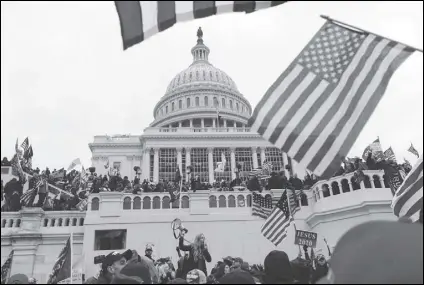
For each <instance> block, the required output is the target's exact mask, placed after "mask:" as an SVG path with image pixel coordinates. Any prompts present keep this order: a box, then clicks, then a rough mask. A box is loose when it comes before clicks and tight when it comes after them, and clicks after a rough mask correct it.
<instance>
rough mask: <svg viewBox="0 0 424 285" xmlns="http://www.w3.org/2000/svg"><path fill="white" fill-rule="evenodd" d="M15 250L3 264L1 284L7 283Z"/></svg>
mask: <svg viewBox="0 0 424 285" xmlns="http://www.w3.org/2000/svg"><path fill="white" fill-rule="evenodd" d="M12 260H13V250H12V251H11V252H10V254H9V256H8V257H7V259H6V261H5V262H4V264H3V265H2V266H1V284H6V281H7V279H8V278H9V274H10V268H11V267H12Z"/></svg>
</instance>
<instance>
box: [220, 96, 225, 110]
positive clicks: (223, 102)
mask: <svg viewBox="0 0 424 285" xmlns="http://www.w3.org/2000/svg"><path fill="white" fill-rule="evenodd" d="M221 101H222V108H225V98H222V100H221Z"/></svg>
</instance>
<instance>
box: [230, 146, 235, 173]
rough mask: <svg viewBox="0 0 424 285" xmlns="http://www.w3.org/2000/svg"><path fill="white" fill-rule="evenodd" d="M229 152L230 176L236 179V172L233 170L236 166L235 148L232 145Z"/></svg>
mask: <svg viewBox="0 0 424 285" xmlns="http://www.w3.org/2000/svg"><path fill="white" fill-rule="evenodd" d="M230 154H231V167H232V169H231V178H232V180H234V179H236V172H235V171H234V170H235V169H236V167H237V165H236V148H234V147H232V148H230Z"/></svg>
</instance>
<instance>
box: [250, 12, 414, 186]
mask: <svg viewBox="0 0 424 285" xmlns="http://www.w3.org/2000/svg"><path fill="white" fill-rule="evenodd" d="M412 52H413V49H412V48H409V47H407V46H404V45H402V44H400V43H397V42H394V41H391V40H388V39H386V38H382V37H380V36H377V35H373V34H368V33H366V32H363V31H361V32H358V31H354V30H353V29H349V28H346V27H345V26H341V25H339V24H336V23H335V22H333V21H331V20H329V21H327V22H326V23H325V24H324V25H323V26H322V28H321V29H320V30H319V31H318V32H317V34H316V35H315V36H314V37H313V38H312V40H311V41H310V42H309V43H308V44H307V46H306V47H305V48H304V49H303V50H302V52H301V53H300V54H299V56H298V57H297V58H296V59H295V60H294V61H293V62H292V63H291V64H290V66H289V67H288V68H287V69H286V70H285V71H284V72H283V73H282V74H281V75H280V77H279V78H278V79H277V81H276V82H275V83H274V84H273V85H272V86H271V87H270V88H269V89H268V91H267V92H266V94H265V95H264V97H263V98H262V99H261V101H260V102H259V104H258V105H257V107H256V108H255V111H254V113H253V115H252V117H251V118H250V119H249V126H251V130H252V131H253V132H257V133H259V134H260V135H261V136H262V137H263V138H265V139H266V140H268V141H269V142H271V143H272V144H273V145H274V146H276V147H278V148H280V149H281V150H282V151H283V152H285V153H287V154H288V156H289V157H291V158H292V159H293V160H294V161H296V162H298V164H299V166H301V167H303V168H305V169H308V170H310V171H312V172H313V173H314V174H315V175H317V176H319V177H321V178H322V179H327V178H329V177H331V176H332V175H333V174H334V173H335V172H336V171H337V170H338V169H339V168H340V161H341V160H342V158H343V157H346V155H347V154H348V153H349V151H350V149H351V147H352V145H353V143H354V142H355V141H356V139H357V137H358V135H359V134H360V132H361V130H362V129H363V127H364V126H365V124H366V122H367V121H368V119H369V118H370V116H371V115H372V113H373V111H374V110H375V108H376V106H377V104H378V103H379V101H380V99H381V97H382V96H383V94H384V92H385V90H386V88H387V86H388V83H389V80H390V78H391V76H392V75H393V73H394V72H395V71H396V70H397V68H398V67H399V66H400V65H401V64H402V63H403V62H404V60H405V59H406V58H408V57H409V56H410V55H411V54H412Z"/></svg>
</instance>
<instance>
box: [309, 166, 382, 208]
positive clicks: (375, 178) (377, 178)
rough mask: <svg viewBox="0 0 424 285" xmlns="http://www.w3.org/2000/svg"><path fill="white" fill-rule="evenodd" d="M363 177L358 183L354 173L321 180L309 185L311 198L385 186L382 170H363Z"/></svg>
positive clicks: (318, 198) (316, 199)
mask: <svg viewBox="0 0 424 285" xmlns="http://www.w3.org/2000/svg"><path fill="white" fill-rule="evenodd" d="M363 172H364V175H365V179H364V180H363V181H362V182H361V183H360V184H359V185H358V184H357V183H356V182H355V181H356V180H355V177H354V173H347V174H344V175H341V176H336V177H333V178H330V179H328V180H321V181H318V182H317V183H315V185H313V186H312V187H311V192H312V194H311V196H310V197H313V200H315V201H318V200H320V199H324V198H327V197H331V196H335V195H339V194H343V193H349V192H353V191H357V190H364V189H375V188H387V187H386V185H385V182H384V171H383V170H364V171H363Z"/></svg>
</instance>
